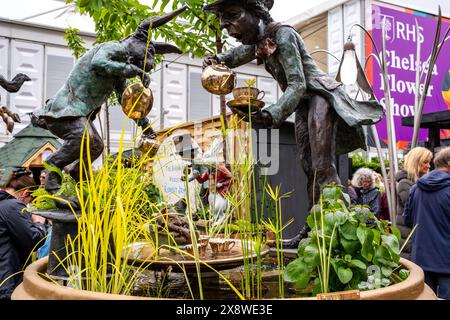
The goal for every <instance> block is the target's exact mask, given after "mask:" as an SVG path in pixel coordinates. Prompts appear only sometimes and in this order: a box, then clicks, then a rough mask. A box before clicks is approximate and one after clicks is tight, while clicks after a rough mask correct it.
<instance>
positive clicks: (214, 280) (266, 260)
mask: <svg viewBox="0 0 450 320" xmlns="http://www.w3.org/2000/svg"><path fill="white" fill-rule="evenodd" d="M294 258H295V254H285V259H284V265H285V266H286V265H287V264H288V263H289V262H290V261H292V260H293V259H294ZM261 262H262V263H261V270H262V281H261V286H262V296H261V297H260V298H262V299H271V298H278V297H279V285H278V281H279V280H278V272H277V270H278V266H277V257H276V253H275V252H274V251H270V252H269V253H268V254H267V255H265V256H264V257H263V258H262V261H261ZM253 268H254V269H253V270H256V268H257V266H256V261H255V264H254V265H253ZM220 273H221V274H222V275H223V276H224V277H225V278H226V279H228V280H229V281H230V282H231V283H232V284H233V285H234V286H235V287H236V288H237V289H238V290H239V291H240V292H243V290H242V285H243V283H244V274H245V268H244V266H239V267H236V268H233V269H229V270H222V271H220ZM255 273H256V272H255ZM187 278H188V281H189V283H188V282H187V281H186V277H185V275H184V274H183V273H178V272H167V273H166V272H156V271H151V270H146V271H144V272H143V273H142V274H141V276H140V277H139V278H138V279H137V281H136V283H135V289H134V293H133V295H135V296H146V297H157V298H170V299H192V294H191V291H190V290H189V286H190V287H191V290H192V293H193V294H194V297H195V298H196V299H198V298H199V289H198V288H199V285H198V279H197V274H195V273H194V274H188V276H187ZM255 283H256V282H255ZM254 287H255V291H254V292H255V293H254V294H253V296H254V297H255V298H256V284H255V285H254ZM202 289H203V290H202V291H203V296H204V298H205V299H220V300H237V299H239V297H238V296H237V294H236V293H235V292H234V291H233V289H232V288H231V287H230V286H229V285H228V284H227V283H226V282H225V281H224V280H223V279H221V278H220V277H219V276H218V275H217V273H215V272H202ZM305 296H308V294H305V293H302V292H300V291H298V290H296V288H295V286H294V284H292V283H287V282H285V284H284V297H285V298H293V297H305Z"/></svg>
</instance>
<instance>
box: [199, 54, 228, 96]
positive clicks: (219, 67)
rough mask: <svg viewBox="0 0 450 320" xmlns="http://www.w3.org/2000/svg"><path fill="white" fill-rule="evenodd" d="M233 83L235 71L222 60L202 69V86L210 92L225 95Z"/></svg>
mask: <svg viewBox="0 0 450 320" xmlns="http://www.w3.org/2000/svg"><path fill="white" fill-rule="evenodd" d="M235 85H236V73H235V72H234V71H233V70H231V69H230V68H228V67H227V66H226V65H225V64H224V63H223V62H222V63H221V64H217V63H215V62H213V63H212V65H209V66H207V67H206V68H205V70H203V73H202V86H203V88H205V89H206V91H208V92H210V93H212V94H216V95H227V94H229V93H231V91H232V90H233V88H234V87H235Z"/></svg>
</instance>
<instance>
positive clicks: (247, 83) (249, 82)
mask: <svg viewBox="0 0 450 320" xmlns="http://www.w3.org/2000/svg"><path fill="white" fill-rule="evenodd" d="M255 84H256V79H255V78H252V79H248V80H245V81H244V85H245V86H246V87H253V86H254V85H255Z"/></svg>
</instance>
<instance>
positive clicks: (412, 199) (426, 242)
mask: <svg viewBox="0 0 450 320" xmlns="http://www.w3.org/2000/svg"><path fill="white" fill-rule="evenodd" d="M434 165H435V167H436V170H433V171H432V172H430V173H429V174H427V175H425V176H423V177H422V178H420V179H419V180H418V181H417V184H416V185H414V186H413V187H412V188H411V192H410V195H409V198H408V201H407V203H406V207H405V211H404V214H403V215H404V218H405V223H406V224H407V225H408V226H409V227H413V226H414V225H418V226H417V229H416V232H415V233H414V235H413V240H412V259H411V260H412V261H413V262H414V263H416V264H418V265H419V266H420V267H422V269H423V270H424V272H425V282H426V283H427V284H428V285H429V286H430V287H431V288H432V289H433V291H434V292H436V294H437V295H438V297H440V298H442V299H448V300H450V243H449V241H450V147H447V148H445V149H443V150H441V151H440V152H439V153H438V154H437V155H436V157H435V159H434Z"/></svg>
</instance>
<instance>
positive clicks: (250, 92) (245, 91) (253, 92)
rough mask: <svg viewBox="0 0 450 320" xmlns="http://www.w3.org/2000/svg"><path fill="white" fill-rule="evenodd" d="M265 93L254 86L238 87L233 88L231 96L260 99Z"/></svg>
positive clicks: (236, 98)
mask: <svg viewBox="0 0 450 320" xmlns="http://www.w3.org/2000/svg"><path fill="white" fill-rule="evenodd" d="M261 94H262V95H261ZM260 95H261V96H260ZM265 95H266V93H265V92H264V91H262V90H259V89H258V88H254V87H239V88H234V89H233V98H234V99H235V100H238V99H243V100H248V99H251V100H262V99H263V98H264V96H265Z"/></svg>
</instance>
